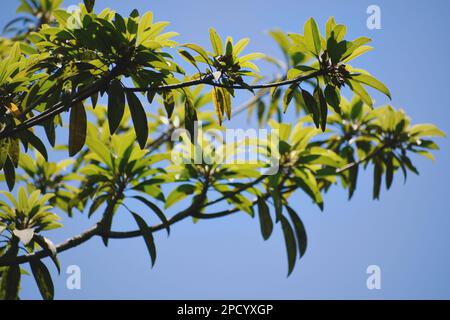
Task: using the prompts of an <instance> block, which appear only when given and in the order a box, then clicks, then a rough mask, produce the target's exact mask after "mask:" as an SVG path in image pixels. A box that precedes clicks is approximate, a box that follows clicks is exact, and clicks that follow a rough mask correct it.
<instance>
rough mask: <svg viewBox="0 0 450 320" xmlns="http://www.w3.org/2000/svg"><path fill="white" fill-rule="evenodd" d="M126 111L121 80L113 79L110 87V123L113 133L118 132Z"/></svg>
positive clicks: (110, 129)
mask: <svg viewBox="0 0 450 320" xmlns="http://www.w3.org/2000/svg"><path fill="white" fill-rule="evenodd" d="M124 111H125V94H124V92H123V87H122V84H121V83H120V81H119V80H113V81H112V82H111V85H110V86H109V88H108V123H109V131H110V133H111V134H114V132H116V130H117V128H118V127H119V125H120V122H121V121H122V117H123V113H124Z"/></svg>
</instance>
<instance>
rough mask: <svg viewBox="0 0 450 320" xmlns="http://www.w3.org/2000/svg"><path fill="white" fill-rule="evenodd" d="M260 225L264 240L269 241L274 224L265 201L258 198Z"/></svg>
mask: <svg viewBox="0 0 450 320" xmlns="http://www.w3.org/2000/svg"><path fill="white" fill-rule="evenodd" d="M257 203H258V212H259V224H260V226H261V234H262V236H263V239H264V240H267V239H269V237H270V235H271V234H272V231H273V222H272V218H271V217H270V212H269V207H268V206H267V203H266V201H265V199H263V198H261V197H258V202H257Z"/></svg>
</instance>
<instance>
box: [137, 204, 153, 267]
mask: <svg viewBox="0 0 450 320" xmlns="http://www.w3.org/2000/svg"><path fill="white" fill-rule="evenodd" d="M131 214H132V215H133V217H134V219H135V220H136V223H137V225H138V226H139V230H140V231H141V233H142V237H143V238H144V241H145V244H146V245H147V249H148V252H149V254H150V258H151V261H152V267H153V265H154V264H155V260H156V247H155V241H154V240H153V234H152V231H151V229H150V228H149V227H148V225H147V223H146V222H145V221H144V219H142V218H141V217H140V216H139V215H137V214H136V213H134V212H132V213H131Z"/></svg>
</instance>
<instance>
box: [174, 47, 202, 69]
mask: <svg viewBox="0 0 450 320" xmlns="http://www.w3.org/2000/svg"><path fill="white" fill-rule="evenodd" d="M178 53H179V54H180V56H182V57H183V58H184V59H185V60H186V61H187V62H189V63H190V64H192V65H193V66H194V67H195V68H198V67H197V62H196V61H195V58H194V57H193V56H192V55H191V54H190V53H189V52H188V51H186V50H178Z"/></svg>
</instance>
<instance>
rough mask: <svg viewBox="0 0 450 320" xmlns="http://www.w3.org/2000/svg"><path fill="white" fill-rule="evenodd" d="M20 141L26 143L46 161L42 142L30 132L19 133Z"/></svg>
mask: <svg viewBox="0 0 450 320" xmlns="http://www.w3.org/2000/svg"><path fill="white" fill-rule="evenodd" d="M19 135H20V139H21V140H22V141H23V142H24V143H26V144H28V143H29V144H31V145H32V146H33V147H34V148H35V149H36V150H37V151H39V153H40V154H41V155H42V156H43V157H44V159H45V161H48V156H47V150H46V149H45V145H44V144H43V143H42V141H41V140H40V139H39V138H38V137H37V136H36V135H35V134H34V133H33V132H31V131H29V130H24V131H22V132H21V133H19Z"/></svg>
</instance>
